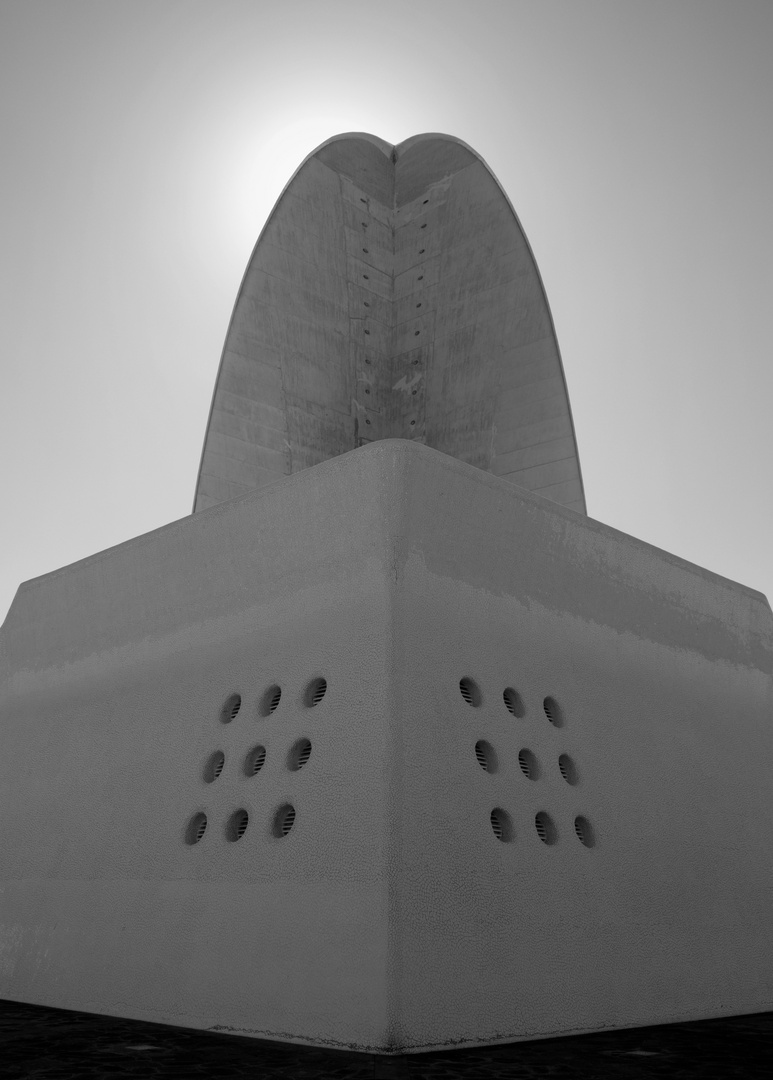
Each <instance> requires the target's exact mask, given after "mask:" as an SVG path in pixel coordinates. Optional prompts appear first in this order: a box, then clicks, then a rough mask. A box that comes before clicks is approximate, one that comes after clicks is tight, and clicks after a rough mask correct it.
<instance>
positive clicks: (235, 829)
mask: <svg viewBox="0 0 773 1080" xmlns="http://www.w3.org/2000/svg"><path fill="white" fill-rule="evenodd" d="M249 820H250V815H249V814H248V813H247V811H246V810H245V809H244V808H243V807H242V808H241V809H240V810H234V812H233V814H231V816H230V817H229V819H228V824H227V825H226V829H225V834H226V838H227V839H228V840H230V841H231V842H232V843H233V842H235V841H236V840H241V838H242V837H243V836H244V834H245V833H246V832H247V825H248V824H249Z"/></svg>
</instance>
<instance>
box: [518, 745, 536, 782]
mask: <svg viewBox="0 0 773 1080" xmlns="http://www.w3.org/2000/svg"><path fill="white" fill-rule="evenodd" d="M518 764H519V765H520V766H521V772H522V773H523V775H524V776H526V777H528V779H529V780H536V779H537V777H538V776H539V765H538V764H537V759H536V758H535V756H534V754H532V752H531V750H526V749H523V750H521V751H520V753H519V754H518Z"/></svg>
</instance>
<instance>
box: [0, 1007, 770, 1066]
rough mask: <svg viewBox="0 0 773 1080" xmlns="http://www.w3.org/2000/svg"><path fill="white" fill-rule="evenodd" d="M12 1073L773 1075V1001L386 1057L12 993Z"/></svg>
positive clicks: (6, 1038)
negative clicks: (761, 1009)
mask: <svg viewBox="0 0 773 1080" xmlns="http://www.w3.org/2000/svg"><path fill="white" fill-rule="evenodd" d="M0 1077H2V1078H3V1080H53V1078H54V1077H56V1078H69V1077H73V1078H79V1077H84V1078H86V1077H89V1078H95V1080H96V1078H102V1077H110V1078H112V1077H116V1078H120V1077H127V1078H130V1077H134V1078H136V1077H153V1078H156V1077H158V1078H163V1080H166V1078H168V1077H182V1078H185V1077H191V1078H193V1077H207V1078H210V1080H227V1078H230V1077H243V1078H245V1080H272V1078H276V1080H424V1078H426V1080H487V1078H492V1080H494V1078H496V1080H516V1078H525V1080H536V1078H538V1077H539V1078H550V1080H564V1078H566V1080H597V1078H599V1080H607V1078H615V1080H639V1078H644V1077H652V1078H655V1077H667V1078H668V1080H694V1078H696V1077H701V1078H702V1080H724V1078H725V1077H739V1078H743V1080H757V1078H758V1077H759V1078H760V1080H762V1078H763V1077H764V1078H765V1080H770V1077H773V1013H757V1014H754V1015H751V1016H738V1017H732V1018H730V1019H722V1020H702V1021H698V1022H693V1023H689V1024H668V1025H663V1026H661V1027H649V1028H632V1029H629V1030H626V1031H614V1032H603V1033H598V1034H592V1035H576V1036H571V1037H568V1038H561V1039H542V1040H539V1041H536V1042H522V1043H509V1044H507V1045H505V1046H494V1047H482V1048H476V1049H468V1050H451V1051H440V1052H436V1053H430V1054H406V1055H404V1056H401V1057H382V1056H380V1055H372V1054H356V1053H349V1052H346V1051H339V1050H317V1049H314V1048H310V1047H302V1046H293V1045H290V1044H288V1043H274V1042H267V1041H265V1040H262V1039H247V1038H243V1037H236V1036H231V1035H216V1034H212V1033H209V1032H201V1031H190V1030H188V1029H187V1028H177V1027H167V1026H165V1025H162V1024H148V1023H144V1022H142V1021H139V1020H118V1019H115V1018H114V1017H109V1016H94V1015H92V1014H90V1013H79V1012H68V1011H67V1010H64V1009H47V1008H43V1007H42V1006H39V1005H24V1004H19V1003H17V1002H13V1001H0Z"/></svg>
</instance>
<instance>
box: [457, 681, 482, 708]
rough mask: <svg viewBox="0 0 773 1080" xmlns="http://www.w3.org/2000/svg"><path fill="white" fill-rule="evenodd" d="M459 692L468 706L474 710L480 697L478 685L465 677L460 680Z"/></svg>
mask: <svg viewBox="0 0 773 1080" xmlns="http://www.w3.org/2000/svg"><path fill="white" fill-rule="evenodd" d="M459 691H460V693H461V695H462V697H463V698H464V700H465V701H466V702H467V704H468V705H472V706H473V708H475V709H477V708H478V706H479V705H480V703H481V700H482V697H481V692H480V688H479V687H478V684H477V683H476V682H475V681H474V679H469V678H467V677H465V678H464V679H460V680H459Z"/></svg>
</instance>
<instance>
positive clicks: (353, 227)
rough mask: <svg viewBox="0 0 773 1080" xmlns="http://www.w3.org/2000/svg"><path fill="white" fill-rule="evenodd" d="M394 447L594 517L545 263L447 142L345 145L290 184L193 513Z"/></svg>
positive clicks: (465, 155) (261, 251)
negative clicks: (351, 455)
mask: <svg viewBox="0 0 773 1080" xmlns="http://www.w3.org/2000/svg"><path fill="white" fill-rule="evenodd" d="M391 438H397V439H411V440H415V441H416V442H420V443H424V444H425V445H427V446H432V447H434V448H435V449H437V450H441V451H442V452H443V453H445V454H450V455H452V456H453V457H456V458H459V459H460V460H462V461H466V462H467V463H468V464H470V465H475V466H476V467H477V468H480V469H485V470H486V471H488V472H492V473H494V475H496V476H502V477H505V478H506V479H508V480H510V482H511V483H514V484H517V485H518V486H519V487H522V488H526V489H527V490H529V491H536V492H537V493H538V494H540V495H543V496H544V497H545V498H547V499H551V500H552V501H554V502H557V503H560V504H561V505H562V506H568V507H569V508H570V509H572V510H579V511H581V512H583V513H584V512H585V509H586V507H585V497H584V493H583V485H582V477H581V473H580V462H579V457H578V454H577V446H576V442H575V437H574V427H573V423H572V414H571V408H570V405H569V396H568V393H567V388H566V380H565V377H564V371H563V367H562V364H561V356H560V353H559V349H558V342H557V340H556V335H555V330H554V327H553V320H552V317H551V314H550V309H549V306H548V302H547V298H546V296H545V292H544V289H543V287H542V281H541V280H540V276H539V271H538V269H537V265H536V263H535V261H534V257H533V255H532V252H531V249H530V248H529V244H528V241H527V239H526V236H525V234H524V232H523V230H522V228H521V226H520V223H519V221H518V218H517V217H516V215H515V212H514V210H513V208H512V206H511V205H510V203H509V201H508V199H507V196H506V194H505V193H504V191H503V190H502V188H501V187H500V185H499V183H498V181H497V179H496V177H495V176H494V175H493V173H492V172H491V170H490V169H489V168H488V166H487V165H486V163H485V162H484V161H483V160H482V159H481V157H480V156H479V155H478V154H476V153H475V151H474V150H472V149H471V148H470V147H469V146H467V145H466V144H465V143H463V142H461V141H460V140H459V139H455V138H453V137H452V136H449V135H439V134H425V135H417V136H414V137H413V138H411V139H407V140H406V141H405V142H403V143H400V145H399V146H395V147H393V146H390V145H389V144H388V143H385V142H384V141H383V140H382V139H378V138H376V137H375V136H373V135H368V134H362V133H349V134H346V135H339V136H336V137H335V138H333V139H329V140H328V141H327V142H325V143H323V144H322V146H320V147H318V148H317V149H316V150H315V151H314V152H313V153H312V154H310V155H309V156H308V158H307V159H306V161H304V163H303V164H302V165H301V167H300V168H299V169H298V171H297V172H296V174H295V175H294V176H293V178H292V180H291V181H290V183H289V184H288V185H287V187H286V189H285V191H284V192H283V194H282V196H281V197H280V199H279V201H278V202H277V205H276V207H275V208H274V210H273V212H272V214H271V216H270V217H269V220H268V222H267V223H266V226H265V228H264V229H263V232H262V233H261V236H260V238H259V239H258V242H257V244H256V245H255V249H254V251H253V253H252V256H251V257H250V261H249V265H248V266H247V270H246V271H245V275H244V280H243V281H242V284H241V287H240V289H239V294H238V296H237V299H236V304H235V306H234V311H233V315H232V317H231V323H230V326H229V328H228V333H227V335H226V341H225V345H224V348H223V355H222V359H221V362H220V369H219V371H218V376H217V380H216V385H215V391H214V395H213V399H212V409H211V413H210V417H209V422H208V424H207V431H206V435H205V439H204V449H203V453H202V459H201V466H200V471H199V478H198V483H197V487H196V498H195V502H194V510H202V509H206V508H207V507H209V506H214V505H216V504H217V503H220V502H223V501H227V500H228V499H231V498H235V497H237V496H239V495H243V494H245V493H246V492H247V491H252V490H254V489H255V488H258V487H262V486H263V485H265V484H270V483H275V482H276V481H277V480H279V479H281V478H282V477H283V476H289V475H290V474H291V473H294V472H298V471H299V470H301V469H306V468H309V467H310V466H312V465H316V464H318V463H319V462H320V461H324V460H326V459H327V458H330V457H334V456H335V455H336V454H343V453H346V452H347V451H348V450H351V449H354V448H356V447H358V446H361V445H363V444H364V443H367V442H373V441H376V440H378V439H391Z"/></svg>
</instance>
